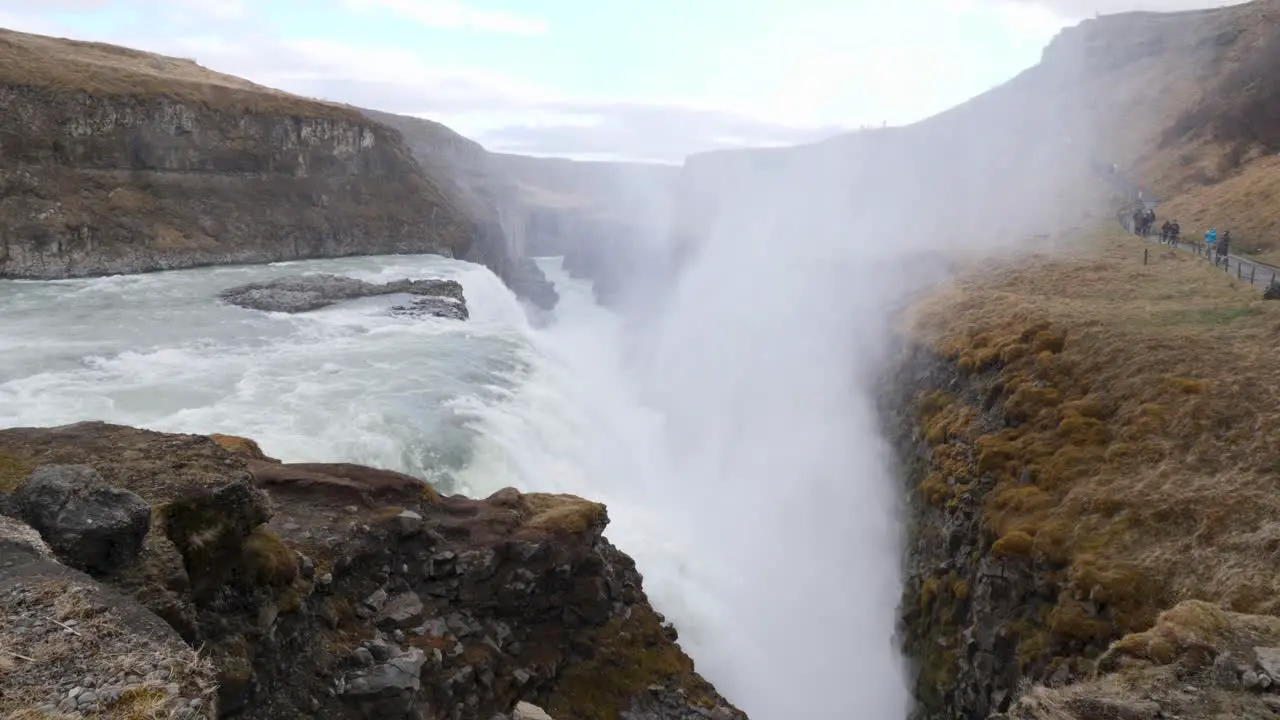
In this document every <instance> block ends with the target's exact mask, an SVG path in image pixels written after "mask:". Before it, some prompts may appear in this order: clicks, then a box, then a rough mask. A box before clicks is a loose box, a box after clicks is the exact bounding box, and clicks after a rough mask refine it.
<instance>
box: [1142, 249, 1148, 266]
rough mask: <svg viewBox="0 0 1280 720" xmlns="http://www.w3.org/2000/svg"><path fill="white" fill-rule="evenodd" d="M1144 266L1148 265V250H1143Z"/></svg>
mask: <svg viewBox="0 0 1280 720" xmlns="http://www.w3.org/2000/svg"><path fill="white" fill-rule="evenodd" d="M1142 264H1143V265H1146V264H1147V249H1146V248H1142Z"/></svg>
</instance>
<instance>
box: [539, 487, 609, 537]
mask: <svg viewBox="0 0 1280 720" xmlns="http://www.w3.org/2000/svg"><path fill="white" fill-rule="evenodd" d="M524 500H525V502H526V503H528V506H529V509H530V515H529V518H528V520H527V521H526V523H525V527H527V528H529V529H532V530H540V531H544V532H548V533H552V534H569V535H572V534H580V533H584V532H587V531H588V530H589V529H591V528H593V527H594V528H603V527H604V524H605V522H606V520H605V507H604V505H602V504H600V503H597V502H591V501H590V500H583V499H582V498H580V497H577V496H574V495H551V494H547V493H530V494H528V495H525V496H524Z"/></svg>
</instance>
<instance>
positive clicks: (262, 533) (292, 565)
mask: <svg viewBox="0 0 1280 720" xmlns="http://www.w3.org/2000/svg"><path fill="white" fill-rule="evenodd" d="M243 549H244V556H243V557H244V568H245V572H246V574H247V576H248V579H249V581H250V582H251V583H253V584H254V585H259V586H261V585H265V586H270V587H275V588H285V587H288V586H290V585H292V584H293V581H294V580H297V579H298V556H297V554H296V553H295V552H294V551H293V549H292V548H290V547H289V546H288V545H286V544H285V542H284V541H283V540H281V539H280V538H279V537H277V536H276V535H275V534H274V533H271V532H269V531H267V530H265V529H263V528H257V529H255V530H254V531H253V532H251V533H250V534H249V537H248V538H247V539H246V540H245V541H244V546H243Z"/></svg>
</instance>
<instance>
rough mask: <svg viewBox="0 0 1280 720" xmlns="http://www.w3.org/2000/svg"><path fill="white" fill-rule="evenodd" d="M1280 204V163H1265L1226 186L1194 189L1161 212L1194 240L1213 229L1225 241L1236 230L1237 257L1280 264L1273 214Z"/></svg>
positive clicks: (1279, 233) (1278, 224)
mask: <svg viewBox="0 0 1280 720" xmlns="http://www.w3.org/2000/svg"><path fill="white" fill-rule="evenodd" d="M1277 203H1280V157H1276V156H1274V155H1271V156H1267V157H1259V158H1257V159H1255V160H1253V161H1251V162H1249V163H1248V164H1246V165H1245V166H1244V167H1243V168H1241V169H1240V171H1239V172H1237V173H1235V174H1233V175H1231V176H1230V177H1227V178H1226V179H1225V180H1223V181H1222V182H1220V183H1216V184H1214V185H1209V186H1205V187H1190V188H1188V189H1187V190H1185V191H1184V192H1181V193H1179V194H1177V195H1175V196H1173V197H1172V198H1171V199H1170V200H1169V201H1168V202H1166V203H1164V204H1162V205H1161V206H1160V208H1159V212H1160V215H1161V216H1162V217H1166V218H1177V220H1178V221H1179V224H1180V225H1182V228H1183V233H1184V234H1185V235H1186V236H1187V237H1189V238H1198V237H1200V236H1201V235H1202V234H1203V233H1204V231H1205V230H1208V229H1209V228H1210V227H1216V228H1218V234H1219V235H1221V234H1222V232H1223V231H1224V230H1230V231H1231V236H1232V239H1233V240H1234V242H1233V243H1232V248H1231V249H1232V251H1233V252H1234V253H1236V254H1239V255H1246V256H1248V257H1254V258H1257V259H1258V260H1261V261H1263V262H1270V263H1272V264H1277V263H1280V218H1277V217H1276V215H1275V213H1274V212H1273V211H1272V209H1273V208H1275V207H1276V205H1277Z"/></svg>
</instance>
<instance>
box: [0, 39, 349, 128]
mask: <svg viewBox="0 0 1280 720" xmlns="http://www.w3.org/2000/svg"><path fill="white" fill-rule="evenodd" d="M0 83H3V84H7V85H19V86H30V87H39V88H50V89H54V90H66V91H72V92H86V93H89V94H91V95H97V96H132V97H165V98H170V99H173V100H179V101H183V102H192V103H198V104H201V105H205V106H208V107H212V108H227V109H234V110H248V111H251V112H260V113H264V114H269V115H291V116H294V115H296V116H303V117H332V118H338V119H345V120H350V121H352V122H360V121H361V115H360V114H359V113H358V112H356V111H355V110H354V109H351V108H348V107H345V106H342V105H337V104H334V103H327V102H322V101H320V100H313V99H309V98H303V97H299V96H297V95H291V94H289V93H286V92H284V91H281V90H275V89H272V88H268V87H265V86H262V85H257V84H255V83H251V82H249V81H248V80H244V79H242V78H238V77H234V76H232V75H225V74H223V73H219V72H214V71H212V70H209V69H208V68H204V67H201V66H200V65H198V64H196V63H195V62H194V61H191V60H183V59H179V58H172V57H166V56H164V55H156V54H154V53H147V52H142V51H140V50H133V49H130V48H124V47H119V46H116V45H107V44H105V43H94V42H81V41H78V40H67V39H63V38H52V37H46V36H43V35H30V34H27V33H20V32H14V31H11V30H4V29H0Z"/></svg>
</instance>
